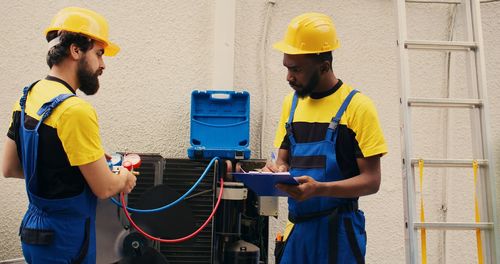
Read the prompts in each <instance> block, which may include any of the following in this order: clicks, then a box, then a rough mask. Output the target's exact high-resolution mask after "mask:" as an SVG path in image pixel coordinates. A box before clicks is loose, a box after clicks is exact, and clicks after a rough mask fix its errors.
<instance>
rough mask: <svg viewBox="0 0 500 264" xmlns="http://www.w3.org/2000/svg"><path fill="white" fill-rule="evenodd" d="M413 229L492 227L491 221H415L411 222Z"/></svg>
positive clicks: (473, 228)
mask: <svg viewBox="0 0 500 264" xmlns="http://www.w3.org/2000/svg"><path fill="white" fill-rule="evenodd" d="M413 226H414V228H415V229H422V228H425V229H441V230H476V229H482V230H485V229H493V223H491V222H480V223H459V222H456V223H452V222H448V223H443V222H425V223H422V222H415V223H413Z"/></svg>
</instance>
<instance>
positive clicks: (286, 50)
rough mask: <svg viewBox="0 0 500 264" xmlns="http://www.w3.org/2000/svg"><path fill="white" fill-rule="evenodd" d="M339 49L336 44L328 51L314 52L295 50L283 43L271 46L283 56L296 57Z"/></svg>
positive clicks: (338, 45)
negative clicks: (283, 54)
mask: <svg viewBox="0 0 500 264" xmlns="http://www.w3.org/2000/svg"><path fill="white" fill-rule="evenodd" d="M339 47H340V44H339V43H337V45H336V46H334V47H331V48H329V49H325V50H315V51H312V50H311V51H309V50H302V49H297V48H295V47H293V46H290V45H288V44H287V43H286V42H285V41H280V42H276V43H274V44H273V48H274V49H276V50H279V51H281V52H283V53H285V54H290V55H298V54H319V53H322V52H327V51H333V50H335V49H337V48H339Z"/></svg>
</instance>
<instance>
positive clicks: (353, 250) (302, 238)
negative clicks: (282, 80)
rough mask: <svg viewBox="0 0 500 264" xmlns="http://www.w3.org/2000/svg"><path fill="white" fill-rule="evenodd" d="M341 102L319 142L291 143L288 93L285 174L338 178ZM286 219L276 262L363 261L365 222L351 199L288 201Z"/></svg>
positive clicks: (330, 263) (344, 263)
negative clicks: (287, 167)
mask: <svg viewBox="0 0 500 264" xmlns="http://www.w3.org/2000/svg"><path fill="white" fill-rule="evenodd" d="M357 92H358V91H356V90H353V91H351V93H350V94H349V95H348V96H347V98H346V99H345V100H344V102H343V103H342V105H341V107H340V109H339V110H338V112H337V114H336V115H335V117H334V118H332V121H331V122H330V125H329V127H328V129H327V132H326V136H325V139H324V140H322V141H318V142H309V143H297V142H296V141H295V138H294V135H293V131H292V121H293V116H294V113H295V108H296V106H297V94H295V95H294V98H293V101H292V107H291V110H290V117H289V119H288V123H287V124H286V130H287V136H288V138H289V140H290V173H291V174H292V175H293V176H301V175H309V176H311V177H313V178H314V179H315V180H316V181H318V182H331V181H339V180H343V179H344V177H343V176H342V174H341V172H340V168H339V166H338V163H337V158H336V153H335V144H336V141H337V135H338V129H337V127H338V124H339V122H340V118H341V117H342V115H343V113H344V111H345V109H346V108H347V106H348V105H349V103H350V101H351V99H352V97H353V96H354V95H355V94H356V93H357ZM288 209H289V216H288V218H289V220H290V221H291V222H293V223H294V227H293V229H292V232H291V233H290V235H289V236H288V239H287V241H286V244H285V247H284V252H283V253H282V256H281V262H280V263H281V264H291V263H297V264H321V263H325V264H334V263H338V264H351V263H358V264H359V263H364V255H365V252H366V233H365V218H364V214H363V212H362V211H360V210H358V203H357V199H341V198H332V197H314V198H311V199H309V200H306V201H303V202H297V201H296V200H294V199H291V198H289V199H288Z"/></svg>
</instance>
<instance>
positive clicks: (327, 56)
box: [307, 51, 333, 69]
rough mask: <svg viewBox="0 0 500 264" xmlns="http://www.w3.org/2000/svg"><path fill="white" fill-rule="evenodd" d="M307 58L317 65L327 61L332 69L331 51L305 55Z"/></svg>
mask: <svg viewBox="0 0 500 264" xmlns="http://www.w3.org/2000/svg"><path fill="white" fill-rule="evenodd" d="M307 56H308V57H310V58H312V59H313V60H314V61H316V62H319V63H321V62H324V61H328V62H330V69H331V67H332V62H333V55H332V51H326V52H322V53H313V54H307Z"/></svg>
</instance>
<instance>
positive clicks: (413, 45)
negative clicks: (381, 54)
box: [404, 40, 477, 50]
mask: <svg viewBox="0 0 500 264" xmlns="http://www.w3.org/2000/svg"><path fill="white" fill-rule="evenodd" d="M404 44H405V48H407V49H430V50H471V49H476V48H477V44H476V43H475V42H465V41H430V40H407V41H405V42H404Z"/></svg>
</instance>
